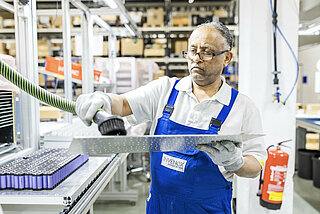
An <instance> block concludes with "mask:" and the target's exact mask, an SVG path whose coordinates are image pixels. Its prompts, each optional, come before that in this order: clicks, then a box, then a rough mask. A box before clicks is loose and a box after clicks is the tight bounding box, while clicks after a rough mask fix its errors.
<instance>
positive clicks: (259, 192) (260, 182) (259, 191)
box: [257, 170, 263, 197]
mask: <svg viewBox="0 0 320 214" xmlns="http://www.w3.org/2000/svg"><path fill="white" fill-rule="evenodd" d="M262 184H263V180H262V170H261V172H260V178H259V190H258V193H257V196H258V197H260V196H261V186H262Z"/></svg>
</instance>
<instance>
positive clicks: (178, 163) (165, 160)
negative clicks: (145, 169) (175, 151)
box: [161, 154, 187, 172]
mask: <svg viewBox="0 0 320 214" xmlns="http://www.w3.org/2000/svg"><path fill="white" fill-rule="evenodd" d="M186 164H187V161H186V160H183V159H180V158H175V157H171V156H169V155H166V154H163V155H162V161H161V165H162V166H165V167H167V168H169V169H173V170H176V171H179V172H184V169H185V167H186Z"/></svg>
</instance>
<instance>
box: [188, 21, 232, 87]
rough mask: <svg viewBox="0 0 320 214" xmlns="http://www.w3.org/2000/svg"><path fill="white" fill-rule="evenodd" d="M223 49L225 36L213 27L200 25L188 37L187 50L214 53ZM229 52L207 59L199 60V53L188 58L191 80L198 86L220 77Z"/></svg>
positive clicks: (227, 61)
mask: <svg viewBox="0 0 320 214" xmlns="http://www.w3.org/2000/svg"><path fill="white" fill-rule="evenodd" d="M225 49H226V48H225V38H224V37H223V36H222V35H221V33H220V32H219V31H218V30H217V29H215V28H211V27H200V28H198V29H196V30H195V31H194V32H193V33H192V34H191V36H190V38H189V44H188V51H194V52H200V51H205V52H214V53H216V52H219V51H223V50H225ZM230 54H231V53H230V52H228V53H227V54H221V55H218V56H214V57H213V58H212V60H209V61H203V60H201V59H200V58H199V55H196V56H195V57H194V58H193V59H191V58H189V59H188V68H189V72H190V74H191V77H192V79H193V81H194V82H195V83H196V84H197V85H199V86H207V85H210V84H212V83H213V82H215V81H216V80H217V79H220V75H221V72H222V70H223V67H224V66H225V65H227V64H228V63H229V61H230V60H231V58H230V59H229V57H232V54H231V56H230Z"/></svg>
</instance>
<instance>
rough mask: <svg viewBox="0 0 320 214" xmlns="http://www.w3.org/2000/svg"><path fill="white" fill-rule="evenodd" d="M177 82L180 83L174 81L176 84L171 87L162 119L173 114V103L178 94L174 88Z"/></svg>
mask: <svg viewBox="0 0 320 214" xmlns="http://www.w3.org/2000/svg"><path fill="white" fill-rule="evenodd" d="M179 81H180V80H179V79H178V80H176V82H175V83H174V85H173V88H172V90H171V93H170V96H169V99H168V103H167V104H166V106H165V107H164V110H163V117H166V118H169V117H170V116H171V114H172V112H173V109H174V103H175V102H176V99H177V96H178V94H179V91H178V90H177V89H176V88H175V87H176V85H177V83H178V82H179Z"/></svg>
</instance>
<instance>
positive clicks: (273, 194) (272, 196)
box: [269, 192, 283, 201]
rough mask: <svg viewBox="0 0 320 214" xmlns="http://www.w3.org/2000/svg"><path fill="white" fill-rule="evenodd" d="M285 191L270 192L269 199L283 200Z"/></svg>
mask: <svg viewBox="0 0 320 214" xmlns="http://www.w3.org/2000/svg"><path fill="white" fill-rule="evenodd" d="M282 196H283V192H270V194H269V200H270V201H282Z"/></svg>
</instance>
